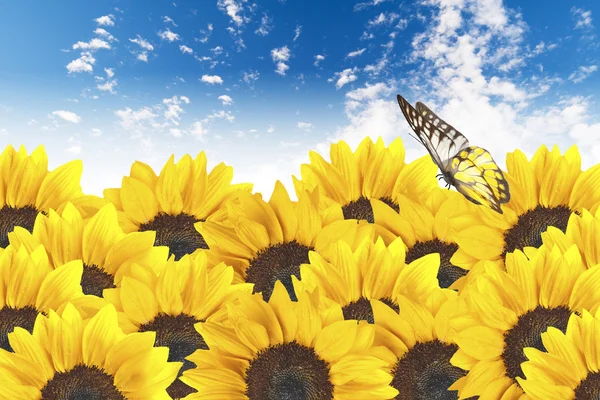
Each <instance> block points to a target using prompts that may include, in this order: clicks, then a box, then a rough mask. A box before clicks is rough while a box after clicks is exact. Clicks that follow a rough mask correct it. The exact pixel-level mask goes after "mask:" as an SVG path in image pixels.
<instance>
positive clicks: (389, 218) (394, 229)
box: [372, 189, 476, 289]
mask: <svg viewBox="0 0 600 400" xmlns="http://www.w3.org/2000/svg"><path fill="white" fill-rule="evenodd" d="M372 204H373V214H374V215H375V219H376V220H377V224H375V230H376V232H377V234H379V235H381V237H382V238H384V240H385V242H386V243H390V242H391V241H392V240H394V239H395V238H397V237H400V238H402V240H403V242H404V243H405V244H406V247H407V250H406V262H407V263H411V262H413V261H414V260H416V259H418V258H421V257H423V256H425V255H427V254H433V253H437V254H439V256H440V268H439V271H438V275H437V278H438V281H439V286H440V287H442V288H453V289H455V288H456V289H458V288H460V287H461V286H462V281H463V279H461V278H462V277H463V276H465V275H466V274H467V272H468V270H467V269H464V268H465V267H466V268H468V267H469V265H466V266H465V265H463V266H460V265H455V264H453V263H452V262H451V259H452V257H453V256H454V254H455V253H456V251H457V250H458V244H457V243H456V233H457V232H458V231H460V230H462V229H465V228H467V227H468V226H469V225H470V223H471V221H472V218H469V215H471V216H475V215H476V214H475V212H474V211H473V204H472V203H470V202H469V201H468V200H466V199H465V197H464V196H463V195H462V194H460V193H458V192H454V191H450V190H445V189H435V190H432V191H431V192H430V193H429V195H428V196H426V197H425V198H424V199H423V200H422V201H420V202H416V201H412V200H410V199H409V198H407V197H406V196H398V204H399V205H400V209H401V210H403V212H401V213H400V214H398V213H396V212H394V211H393V210H392V209H391V208H390V207H388V206H387V205H386V204H384V203H383V202H381V201H378V200H373V201H372Z"/></svg>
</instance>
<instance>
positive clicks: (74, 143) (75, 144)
mask: <svg viewBox="0 0 600 400" xmlns="http://www.w3.org/2000/svg"><path fill="white" fill-rule="evenodd" d="M68 142H69V144H70V146H69V147H67V148H66V149H65V152H67V153H70V154H80V153H81V150H82V147H81V140H77V139H75V138H74V137H73V136H71V137H69V139H68Z"/></svg>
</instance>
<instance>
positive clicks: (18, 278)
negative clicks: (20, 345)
mask: <svg viewBox="0 0 600 400" xmlns="http://www.w3.org/2000/svg"><path fill="white" fill-rule="evenodd" d="M82 272H83V266H82V265H81V261H79V260H75V261H70V262H68V263H66V264H64V265H62V266H60V267H58V268H53V266H52V265H51V264H50V262H49V260H48V256H47V254H46V251H45V249H44V247H43V246H38V247H37V248H36V249H34V250H33V251H32V252H28V251H27V250H26V249H25V248H20V249H16V248H14V247H12V246H10V245H9V246H8V247H6V249H4V251H3V252H2V253H1V254H0V276H1V277H2V279H0V293H1V296H0V306H1V307H0V348H2V349H4V350H8V351H12V348H11V345H10V343H9V341H8V336H7V335H8V334H9V333H10V332H12V331H13V330H14V328H15V327H17V326H18V327H21V328H23V329H25V330H27V331H29V332H31V330H32V329H33V325H34V322H35V319H36V318H37V316H38V315H39V314H41V313H48V311H50V310H60V309H62V308H63V307H64V306H65V305H66V303H67V302H68V301H73V300H75V299H77V298H81V297H82V296H83V293H82V292H81V286H80V285H79V281H80V280H81V274H82ZM0 387H1V386H0Z"/></svg>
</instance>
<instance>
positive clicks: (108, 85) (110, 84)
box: [96, 79, 117, 94]
mask: <svg viewBox="0 0 600 400" xmlns="http://www.w3.org/2000/svg"><path fill="white" fill-rule="evenodd" d="M116 86H117V80H116V79H113V80H110V81H106V82H104V83H102V84H98V85H97V86H96V88H97V89H98V90H101V91H103V92H110V93H112V94H115V93H116V92H115V90H114V89H115V87H116Z"/></svg>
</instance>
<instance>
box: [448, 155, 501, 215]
mask: <svg viewBox="0 0 600 400" xmlns="http://www.w3.org/2000/svg"><path fill="white" fill-rule="evenodd" d="M449 165H450V174H451V175H452V177H453V180H454V182H453V185H454V187H456V190H458V191H459V192H460V193H462V194H463V195H464V196H465V197H466V198H467V199H469V200H470V201H471V202H473V203H475V204H480V205H481V204H485V205H487V206H488V207H490V208H491V209H492V210H494V211H497V212H499V213H500V214H502V213H503V212H502V208H501V207H500V205H501V204H503V203H508V201H510V190H509V187H508V182H507V181H506V179H505V178H504V174H503V173H502V171H501V170H500V168H499V167H498V165H497V164H496V162H495V161H494V159H493V158H492V155H491V154H490V153H489V152H488V151H487V150H485V149H483V148H481V147H477V146H469V147H467V148H466V149H463V150H461V151H460V152H459V153H458V154H457V155H456V156H454V157H453V158H452V161H451V162H450V164H449Z"/></svg>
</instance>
